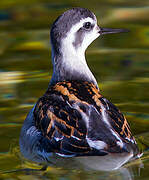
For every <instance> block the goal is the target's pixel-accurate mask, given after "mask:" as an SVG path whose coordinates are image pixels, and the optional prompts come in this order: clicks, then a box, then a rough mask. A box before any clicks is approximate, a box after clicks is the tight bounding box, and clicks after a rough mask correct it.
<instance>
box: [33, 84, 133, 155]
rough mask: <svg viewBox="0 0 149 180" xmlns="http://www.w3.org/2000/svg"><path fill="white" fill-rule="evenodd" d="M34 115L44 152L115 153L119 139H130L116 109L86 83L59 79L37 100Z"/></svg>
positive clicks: (127, 130) (120, 145)
mask: <svg viewBox="0 0 149 180" xmlns="http://www.w3.org/2000/svg"><path fill="white" fill-rule="evenodd" d="M34 117H35V123H36V127H37V128H38V130H40V131H41V132H42V134H43V136H44V137H45V139H46V143H47V144H48V145H47V146H46V147H47V151H53V152H56V153H58V154H59V155H64V156H80V155H105V154H107V152H117V151H118V152H119V151H120V149H121V150H123V148H122V143H123V142H122V141H129V140H130V141H131V139H133V137H132V135H131V133H130V129H129V126H128V123H127V121H126V119H125V118H124V116H123V115H122V114H121V113H120V111H119V110H118V109H117V108H116V107H115V106H114V105H113V104H111V103H110V102H109V101H108V100H106V99H105V98H103V97H102V95H101V94H100V93H99V90H98V89H97V88H96V87H95V86H94V85H93V84H91V83H87V82H77V83H76V82H61V83H57V84H56V85H55V86H53V87H51V88H49V89H48V91H47V92H46V94H45V95H44V96H43V97H41V98H40V99H39V101H38V102H37V105H36V108H35V110H34ZM117 142H119V146H118V145H117V144H118V143H117ZM48 148H49V149H48Z"/></svg>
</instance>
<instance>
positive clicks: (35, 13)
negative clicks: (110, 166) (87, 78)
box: [0, 0, 149, 180]
mask: <svg viewBox="0 0 149 180" xmlns="http://www.w3.org/2000/svg"><path fill="white" fill-rule="evenodd" d="M74 6H75V7H76V6H81V7H86V8H89V9H90V10H92V11H93V12H94V13H95V14H96V15H97V18H98V20H99V24H100V25H101V26H102V27H113V28H114V27H115V28H127V29H129V30H130V33H125V34H117V35H116V34H115V35H107V36H104V37H101V38H98V39H97V40H96V41H95V42H94V43H93V44H92V45H91V46H90V47H89V49H88V50H87V54H86V56H87V60H88V65H89V66H90V68H91V70H92V72H93V73H94V75H95V76H96V78H97V81H98V83H99V87H100V89H101V92H102V94H103V95H104V96H105V97H106V98H107V99H109V100H111V101H112V102H113V103H114V104H116V105H117V106H118V107H119V108H120V110H121V111H122V112H123V113H124V114H125V115H126V117H127V119H128V121H129V123H130V125H131V129H132V132H133V134H134V135H135V137H136V140H137V141H138V144H139V147H140V149H142V150H146V151H145V153H144V155H143V157H142V158H141V161H140V160H137V161H134V162H131V163H128V164H126V165H125V167H123V168H122V169H120V170H119V171H113V172H108V173H107V172H98V171H93V170H88V169H85V170H82V169H81V168H80V169H75V168H71V165H70V167H69V168H67V167H66V168H65V167H63V168H62V167H55V166H51V167H49V168H48V170H47V171H46V172H36V171H35V172H28V171H20V169H23V168H35V169H37V168H41V167H40V166H39V165H37V164H33V163H31V162H28V161H26V160H24V158H23V157H22V156H21V155H20V152H19V145H18V140H19V134H20V129H21V126H22V123H23V121H24V119H25V117H26V115H27V113H28V112H29V110H30V109H31V107H32V106H33V104H34V103H35V102H36V101H37V99H38V98H39V97H40V96H42V95H43V93H44V92H45V90H46V89H47V86H48V83H49V80H50V78H51V75H52V65H51V58H50V55H51V50H50V43H49V29H50V26H51V24H52V22H53V20H55V18H56V17H57V16H58V15H60V14H61V13H62V12H64V11H65V10H67V9H69V8H72V7H74ZM148 146H149V1H148V0H146V1H140V0H133V1H129V0H125V1H124V0H112V1H110V0H100V1H99V0H92V1H91V2H89V1H88V2H85V1H84V2H83V1H80V2H79V1H67V0H65V1H62V2H55V1H52V0H49V1H48V0H44V1H42V0H37V1H34V0H30V1H29V0H26V1H23V0H21V1H18V0H14V1H9V0H1V1H0V179H11V180H13V179H21V180H22V179H25V180H26V179H53V180H55V179H60V180H64V179H71V180H74V179H77V180H78V179H93V180H94V179H103V180H105V179H113V180H115V179H118V180H119V179H135V180H138V179H143V180H146V179H148V177H149V171H148V168H149V152H148V151H147V147H148ZM13 171H14V172H13ZM4 172H5V173H4ZM8 172H9V173H8Z"/></svg>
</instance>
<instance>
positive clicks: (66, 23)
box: [20, 8, 139, 169]
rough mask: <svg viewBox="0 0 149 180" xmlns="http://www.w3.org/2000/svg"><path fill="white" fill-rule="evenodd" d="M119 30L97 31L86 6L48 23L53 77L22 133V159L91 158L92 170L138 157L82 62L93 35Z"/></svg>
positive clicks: (124, 127) (123, 126)
mask: <svg viewBox="0 0 149 180" xmlns="http://www.w3.org/2000/svg"><path fill="white" fill-rule="evenodd" d="M119 32H127V30H124V29H108V28H101V27H99V26H98V25H97V19H96V16H95V15H94V14H93V13H92V12H91V11H89V10H88V9H85V8H73V9H71V10H68V11H66V12H64V13H63V14H62V15H61V16H59V17H58V18H57V19H56V21H55V22H54V23H53V25H52V29H51V34H50V35H51V44H52V63H53V75H52V79H51V81H50V84H49V87H48V89H47V91H46V93H45V94H44V95H43V96H42V97H41V98H40V99H39V100H38V101H37V103H36V104H35V106H34V107H33V109H32V110H31V111H30V113H29V114H28V116H27V118H26V120H25V121H24V125H23V127H22V130H21V136H20V149H21V152H22V154H23V155H24V156H25V157H26V158H28V159H30V160H33V161H37V162H43V163H44V162H49V161H50V157H51V156H52V155H55V154H56V155H57V156H61V157H79V158H80V159H79V160H82V159H83V157H84V159H85V161H86V158H87V157H91V159H93V161H95V156H96V157H97V158H96V165H97V166H98V163H100V162H102V164H104V162H105V168H106V167H108V166H109V167H111V169H117V168H119V167H120V166H122V165H123V164H124V163H125V162H127V161H129V160H130V159H132V158H134V157H136V156H137V155H138V154H139V150H138V147H137V144H136V141H135V139H134V137H133V136H132V134H131V131H130V127H129V125H128V123H127V120H126V119H125V117H124V116H123V114H122V113H121V112H120V111H119V110H118V108H117V107H116V106H115V105H113V104H112V103H111V102H110V101H108V100H107V99H106V98H104V97H103V96H102V95H101V94H100V90H99V88H98V84H97V82H96V79H95V77H94V76H93V74H92V72H91V71H90V69H89V67H88V65H87V63H86V59H85V50H86V48H87V47H88V46H89V45H90V44H91V43H92V42H93V41H94V40H95V39H96V38H97V37H99V36H101V35H103V34H108V33H119ZM104 157H105V158H104ZM98 158H99V160H98ZM100 159H101V160H100ZM89 162H90V161H89ZM111 162H112V166H111V165H110V163H111Z"/></svg>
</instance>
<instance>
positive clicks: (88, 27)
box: [83, 22, 92, 29]
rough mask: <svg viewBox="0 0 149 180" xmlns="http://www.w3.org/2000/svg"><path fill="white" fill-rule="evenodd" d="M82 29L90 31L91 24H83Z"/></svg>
mask: <svg viewBox="0 0 149 180" xmlns="http://www.w3.org/2000/svg"><path fill="white" fill-rule="evenodd" d="M83 27H84V28H85V29H90V28H91V27H92V26H91V23H90V22H86V23H84V25H83Z"/></svg>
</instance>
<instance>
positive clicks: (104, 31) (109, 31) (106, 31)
mask: <svg viewBox="0 0 149 180" xmlns="http://www.w3.org/2000/svg"><path fill="white" fill-rule="evenodd" d="M123 32H129V30H127V29H111V28H99V31H98V33H99V34H100V35H103V34H114V33H123Z"/></svg>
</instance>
